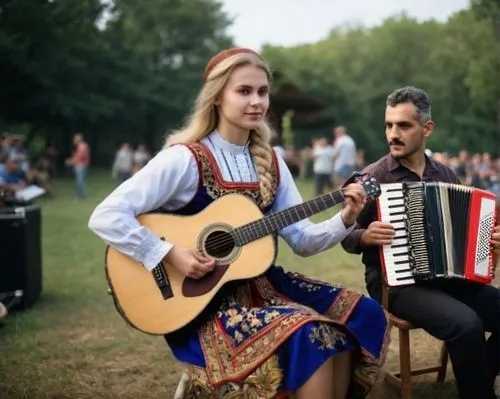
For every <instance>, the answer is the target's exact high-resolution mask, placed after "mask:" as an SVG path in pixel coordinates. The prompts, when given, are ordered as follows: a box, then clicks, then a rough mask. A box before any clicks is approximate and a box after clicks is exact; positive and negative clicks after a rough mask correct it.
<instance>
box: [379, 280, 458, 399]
mask: <svg viewBox="0 0 500 399" xmlns="http://www.w3.org/2000/svg"><path fill="white" fill-rule="evenodd" d="M388 303H389V295H388V290H387V287H386V286H385V285H384V287H383V294H382V305H383V306H384V309H386V310H387V312H389V311H388V309H389V307H388ZM389 324H390V327H391V328H392V327H396V328H397V329H398V332H399V371H396V372H393V371H387V370H386V371H385V375H384V377H385V380H386V381H387V382H388V383H389V384H391V385H393V386H395V387H396V388H398V389H399V391H400V393H401V399H411V393H412V377H413V376H417V375H422V374H429V373H437V376H436V381H437V382H443V381H444V379H445V377H446V368H447V366H448V350H447V349H446V345H445V343H444V342H443V344H442V346H441V354H440V356H439V363H438V364H435V365H432V366H427V367H421V368H416V369H412V367H411V351H410V330H416V329H418V328H420V327H417V326H415V325H413V324H411V323H410V322H408V321H406V320H403V319H400V318H398V317H396V316H394V315H393V314H391V313H389Z"/></svg>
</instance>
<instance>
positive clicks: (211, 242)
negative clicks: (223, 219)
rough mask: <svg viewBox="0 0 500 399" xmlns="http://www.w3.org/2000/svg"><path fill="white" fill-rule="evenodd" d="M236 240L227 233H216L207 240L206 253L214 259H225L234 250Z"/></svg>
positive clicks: (211, 234)
mask: <svg viewBox="0 0 500 399" xmlns="http://www.w3.org/2000/svg"><path fill="white" fill-rule="evenodd" d="M234 246H235V244H234V240H233V237H231V234H229V233H228V232H226V231H214V232H212V233H210V234H209V235H208V237H207V239H206V240H205V252H206V254H207V255H208V256H211V257H212V258H224V257H226V256H228V255H229V254H230V253H231V251H232V250H233V249H234Z"/></svg>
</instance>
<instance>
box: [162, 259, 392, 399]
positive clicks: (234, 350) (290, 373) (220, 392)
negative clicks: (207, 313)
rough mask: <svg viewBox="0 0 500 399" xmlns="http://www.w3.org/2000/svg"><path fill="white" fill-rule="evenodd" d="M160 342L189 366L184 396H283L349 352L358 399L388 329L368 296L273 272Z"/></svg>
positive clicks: (380, 358)
mask: <svg viewBox="0 0 500 399" xmlns="http://www.w3.org/2000/svg"><path fill="white" fill-rule="evenodd" d="M165 338H166V340H167V343H168V344H169V346H170V348H171V349H172V351H173V353H174V356H175V357H176V358H177V359H178V360H179V361H181V362H184V363H186V364H188V372H189V377H190V378H189V382H188V391H189V397H200V398H202V397H203V398H210V397H217V398H224V397H225V396H226V394H227V395H228V396H229V395H231V394H232V393H233V392H234V391H240V390H244V391H245V392H246V393H247V394H250V395H254V396H255V397H286V395H287V393H290V392H293V391H295V390H296V389H297V388H299V387H300V386H301V385H302V384H304V383H305V382H306V381H307V380H308V378H309V377H310V376H311V375H312V374H313V373H314V372H315V371H316V370H317V369H318V368H319V367H320V366H321V365H322V364H323V363H324V362H325V361H326V360H327V359H328V358H330V357H331V356H334V355H335V354H338V353H340V352H342V351H351V352H352V353H353V373H352V378H351V384H350V393H352V395H351V396H359V397H363V396H365V395H366V394H367V393H368V392H369V391H370V389H371V387H372V386H373V385H374V383H375V382H376V380H377V378H378V376H379V373H380V369H381V366H382V364H383V362H384V360H385V354H386V348H387V344H388V323H387V319H386V315H385V312H384V310H383V309H382V307H381V306H380V305H379V304H378V303H377V302H375V301H374V300H372V299H370V298H368V297H365V296H363V295H361V294H358V293H356V292H354V291H351V290H348V289H345V288H342V287H339V286H334V285H331V284H327V283H324V282H321V281H315V280H311V279H308V278H306V277H304V276H302V275H299V274H297V273H287V272H285V271H284V270H283V269H282V268H281V267H277V266H273V267H271V268H270V269H269V270H268V271H267V273H266V274H265V275H264V276H263V277H261V278H258V279H256V280H253V281H251V282H248V283H245V284H242V285H239V286H237V287H236V288H235V289H234V290H232V293H231V295H226V296H225V297H224V299H223V300H221V301H220V303H218V304H217V310H216V311H215V312H213V313H212V315H211V317H210V318H209V319H208V320H207V321H204V322H203V323H201V324H200V325H198V326H197V327H196V328H195V329H183V330H182V333H180V334H177V333H175V334H171V335H167V336H165ZM254 396H249V397H254Z"/></svg>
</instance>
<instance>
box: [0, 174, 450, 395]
mask: <svg viewBox="0 0 500 399" xmlns="http://www.w3.org/2000/svg"><path fill="white" fill-rule="evenodd" d="M108 176H109V175H108V174H99V173H95V172H94V173H91V175H90V177H89V182H88V185H89V193H90V197H89V198H88V200H86V201H85V202H75V201H74V190H73V182H72V181H71V180H69V179H62V180H57V181H56V182H55V189H56V194H57V196H56V197H55V198H53V199H49V198H48V199H43V200H41V201H40V203H41V205H42V215H43V226H42V229H43V233H42V242H43V293H42V297H41V299H40V300H39V301H38V302H37V303H36V304H35V306H33V307H32V308H31V309H29V310H26V311H23V312H17V313H12V314H9V316H8V317H7V319H6V320H5V324H4V325H3V326H2V327H1V328H0V398H15V399H18V398H30V399H31V398H51V399H64V398H132V397H134V398H135V397H140V398H165V399H169V398H171V397H172V396H173V392H174V390H175V386H176V384H177V382H178V379H179V376H180V372H181V370H182V368H181V366H180V365H179V364H177V362H176V361H175V360H174V359H173V357H172V355H171V353H170V351H169V349H168V347H167V346H166V344H165V343H164V340H163V338H161V337H155V336H149V335H145V334H142V333H140V332H138V331H136V330H134V329H132V328H131V327H129V326H128V325H127V324H126V323H125V322H124V321H123V320H122V319H121V318H120V316H119V315H118V313H117V312H116V311H115V308H114V305H113V301H112V298H111V297H110V296H109V295H108V294H107V286H106V280H105V276H104V244H103V243H102V242H101V241H100V240H99V239H98V238H97V237H95V236H94V235H93V234H92V233H91V232H90V231H89V230H88V228H87V221H88V218H89V216H90V214H91V212H92V210H93V209H94V207H95V206H96V205H97V203H98V202H99V201H100V200H102V199H103V198H104V197H105V196H106V195H107V194H108V193H109V192H110V190H111V189H112V188H113V182H112V181H111V180H110V178H109V177H108ZM299 188H300V190H301V192H302V193H303V196H304V197H305V198H311V197H312V185H311V184H310V183H309V182H304V181H301V182H299ZM333 213H334V212H333V211H330V212H325V213H323V214H321V215H317V216H316V217H314V218H313V220H316V221H317V220H322V219H324V218H325V217H326V216H328V215H331V214H333ZM279 263H280V264H283V265H284V266H285V267H286V268H288V269H290V270H295V271H300V272H302V273H305V274H308V275H309V276H311V277H315V278H320V279H323V280H327V281H331V282H335V283H339V284H343V285H346V286H348V287H350V288H354V289H356V290H358V291H361V292H365V289H364V275H363V272H364V270H363V267H362V265H361V262H360V258H359V257H358V256H352V255H348V254H346V253H345V252H344V251H343V250H342V248H341V247H340V246H338V247H335V248H333V249H331V250H329V251H326V252H324V253H322V254H319V255H316V256H314V257H310V258H299V257H297V256H295V255H293V254H292V253H291V251H290V250H289V248H288V247H287V246H286V244H284V243H283V242H281V245H280V253H279ZM439 345H440V344H439V343H438V342H437V341H435V340H434V339H432V338H430V337H429V336H428V335H427V334H425V333H424V332H419V331H417V332H415V333H414V334H413V342H412V358H413V360H414V362H415V365H416V366H419V365H425V364H428V363H430V362H435V361H436V360H437V357H438V354H439ZM397 362H398V351H397V336H396V335H395V334H394V332H393V342H392V343H391V346H390V349H389V354H388V360H387V363H386V366H387V367H394V366H396V365H397ZM433 377H434V376H429V377H418V378H417V379H416V383H415V387H414V397H415V398H424V397H425V398H427V397H431V398H454V397H456V393H455V389H454V382H453V374H452V372H451V369H449V370H448V379H447V381H446V382H445V384H444V385H438V384H436V383H434V382H433ZM397 397H399V395H398V394H397V391H396V390H394V389H393V388H391V387H389V386H388V385H387V384H386V383H384V382H382V381H381V382H380V383H379V384H378V386H377V387H376V389H375V390H374V392H373V393H372V394H371V395H370V398H374V399H391V398H397Z"/></svg>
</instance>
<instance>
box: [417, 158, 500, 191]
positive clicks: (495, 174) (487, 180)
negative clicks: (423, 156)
mask: <svg viewBox="0 0 500 399" xmlns="http://www.w3.org/2000/svg"><path fill="white" fill-rule="evenodd" d="M426 152H427V155H429V156H431V157H432V158H433V159H435V160H436V161H438V162H441V163H442V164H445V165H447V166H449V167H450V168H451V169H453V170H454V171H455V173H456V174H457V176H458V178H459V179H460V181H461V182H462V184H465V185H468V186H473V187H476V188H480V189H482V190H487V191H491V192H492V193H494V194H496V195H497V197H500V158H493V157H492V155H491V154H490V153H489V152H483V153H473V154H470V153H469V152H468V151H467V150H462V151H460V152H459V153H458V154H456V155H451V154H449V153H446V152H432V151H431V150H426Z"/></svg>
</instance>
